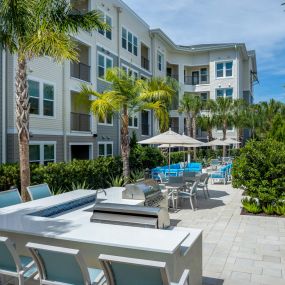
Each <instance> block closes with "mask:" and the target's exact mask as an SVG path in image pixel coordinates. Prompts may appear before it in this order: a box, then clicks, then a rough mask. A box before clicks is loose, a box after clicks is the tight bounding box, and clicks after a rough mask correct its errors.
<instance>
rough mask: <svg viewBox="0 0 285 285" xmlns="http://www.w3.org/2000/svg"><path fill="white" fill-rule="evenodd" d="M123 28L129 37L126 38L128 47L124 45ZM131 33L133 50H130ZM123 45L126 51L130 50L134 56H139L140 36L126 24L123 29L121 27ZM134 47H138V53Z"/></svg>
mask: <svg viewBox="0 0 285 285" xmlns="http://www.w3.org/2000/svg"><path fill="white" fill-rule="evenodd" d="M123 29H124V30H125V31H126V33H127V35H126V37H127V38H126V42H127V44H126V48H125V47H123ZM129 34H131V36H132V41H131V47H132V50H131V51H129ZM135 38H136V39H137V44H136V45H135ZM121 47H122V49H125V50H126V51H128V52H129V53H131V54H133V55H134V56H138V55H139V48H138V47H139V38H138V36H137V35H136V34H135V33H133V32H132V31H131V30H129V29H127V28H126V27H124V26H122V29H121ZM134 47H136V49H137V53H136V54H135V52H134V50H135V49H134Z"/></svg>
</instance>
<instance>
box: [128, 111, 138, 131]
mask: <svg viewBox="0 0 285 285" xmlns="http://www.w3.org/2000/svg"><path fill="white" fill-rule="evenodd" d="M135 117H136V118H137V126H135ZM130 119H131V120H132V124H131V125H130V124H129V128H132V129H138V128H139V125H140V120H139V113H138V112H136V113H133V114H129V122H130Z"/></svg>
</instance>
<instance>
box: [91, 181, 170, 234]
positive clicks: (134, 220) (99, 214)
mask: <svg viewBox="0 0 285 285" xmlns="http://www.w3.org/2000/svg"><path fill="white" fill-rule="evenodd" d="M147 183H148V182H147ZM149 184H151V185H149ZM122 198H123V199H133V200H142V202H143V203H142V204H143V205H129V204H127V203H126V204H116V203H105V202H102V203H98V204H95V205H94V207H93V215H92V217H91V222H97V223H107V224H116V225H128V226H138V227H146V228H159V229H163V228H167V227H169V226H170V219H169V213H168V202H167V195H165V194H163V193H162V192H161V190H160V188H159V186H158V185H157V184H155V183H154V184H153V183H152V182H151V183H148V184H146V183H138V184H128V185H126V186H125V189H124V190H123V192H122Z"/></svg>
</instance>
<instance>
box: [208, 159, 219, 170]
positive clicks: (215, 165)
mask: <svg viewBox="0 0 285 285" xmlns="http://www.w3.org/2000/svg"><path fill="white" fill-rule="evenodd" d="M220 164H221V163H220V160H219V159H211V161H210V167H211V168H212V170H216V169H217V168H218V166H219V165H220Z"/></svg>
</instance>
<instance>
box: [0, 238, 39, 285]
mask: <svg viewBox="0 0 285 285" xmlns="http://www.w3.org/2000/svg"><path fill="white" fill-rule="evenodd" d="M36 273H37V268H36V265H35V263H34V261H33V259H32V258H31V257H29V256H23V255H18V254H17V252H16V249H15V245H14V244H13V242H12V241H11V240H10V239H9V238H7V237H0V276H1V277H4V276H6V277H12V278H17V279H18V281H19V285H23V284H24V282H25V281H27V280H29V279H31V278H32V277H34V276H35V274H36ZM1 279H3V278H1Z"/></svg>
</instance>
